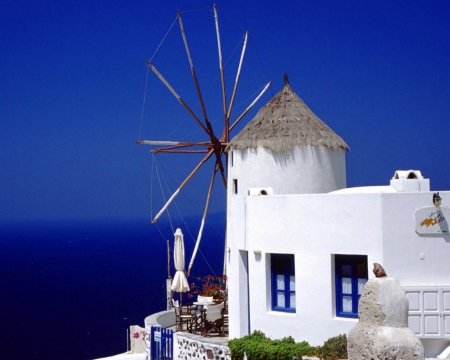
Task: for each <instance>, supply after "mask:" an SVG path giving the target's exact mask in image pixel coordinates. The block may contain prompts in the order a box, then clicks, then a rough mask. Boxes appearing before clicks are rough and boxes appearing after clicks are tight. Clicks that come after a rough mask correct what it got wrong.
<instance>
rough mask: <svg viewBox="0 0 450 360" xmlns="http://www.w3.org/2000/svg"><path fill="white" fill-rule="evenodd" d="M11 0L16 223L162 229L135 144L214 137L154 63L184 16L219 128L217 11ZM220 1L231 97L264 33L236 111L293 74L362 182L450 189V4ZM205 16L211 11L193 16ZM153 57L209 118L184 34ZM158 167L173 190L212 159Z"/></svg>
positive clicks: (218, 204)
mask: <svg viewBox="0 0 450 360" xmlns="http://www.w3.org/2000/svg"><path fill="white" fill-rule="evenodd" d="M2 5H3V6H2V11H1V12H0V66H1V69H2V70H1V71H0V119H1V121H0V128H1V133H2V135H3V136H2V141H1V142H0V147H1V151H0V209H1V210H0V218H1V221H2V222H5V221H6V222H8V221H60V220H61V221H63V220H67V219H132V218H146V217H147V218H148V217H149V216H150V212H151V208H150V190H149V189H150V185H151V178H152V176H151V175H152V171H151V169H152V165H151V156H150V155H149V153H148V150H149V149H148V148H144V147H141V149H139V147H138V146H137V145H136V144H135V141H136V140H137V139H138V138H142V139H146V138H152V139H162V140H180V139H194V140H205V138H204V137H203V134H202V133H201V132H198V125H197V124H195V122H194V121H193V120H192V119H191V118H190V117H189V115H188V114H187V113H186V112H185V111H184V109H182V108H181V106H180V105H179V104H178V102H177V101H176V100H175V99H174V98H173V97H172V95H171V94H170V93H169V92H168V91H167V90H166V89H165V88H164V87H163V85H161V84H160V82H159V80H158V79H157V78H156V77H155V76H154V74H152V73H150V74H148V84H147V87H146V81H147V80H146V79H147V68H146V66H145V60H147V59H150V58H151V57H152V55H153V54H154V52H155V50H156V48H157V47H158V45H159V44H160V42H161V39H162V38H163V37H164V35H165V34H166V32H167V30H168V29H169V27H170V25H171V24H172V23H173V21H174V20H175V17H176V12H177V10H181V11H182V12H183V21H184V26H185V30H186V35H187V37H188V41H189V45H190V47H191V53H192V56H193V60H194V64H195V67H196V70H197V72H198V74H199V79H200V85H201V87H202V90H203V91H204V92H205V93H206V95H205V101H206V102H207V104H206V106H207V110H208V113H209V114H210V118H211V119H213V120H216V123H215V125H217V126H218V127H217V129H219V128H220V121H221V119H220V112H221V102H220V101H221V100H220V90H219V88H218V85H219V82H218V81H214V79H215V77H216V76H217V75H218V62H217V45H216V42H215V33H214V21H213V14H212V12H211V9H212V2H206V1H193V0H191V1H160V2H151V1H148V0H147V1H144V0H136V1H115V0H112V1H103V0H99V1H94V2H93V1H89V2H88V1H83V0H82V1H72V0H68V1H63V2H62V1H50V0H49V1H22V0H18V1H12V0H4V1H3V2H2ZM217 6H218V9H219V21H220V29H221V37H222V42H223V53H224V60H225V61H227V66H226V68H225V72H226V76H227V89H228V91H230V90H231V88H232V83H233V81H234V77H235V71H236V66H237V61H238V59H239V55H240V46H241V45H240V44H241V40H242V36H243V34H244V31H245V30H248V31H249V33H250V37H249V46H248V51H247V54H246V58H245V61H244V67H243V70H242V81H241V84H240V86H239V89H238V97H237V100H236V104H241V103H242V104H243V105H242V106H243V107H244V108H245V106H246V105H248V103H249V101H250V100H249V99H252V96H253V97H254V96H255V93H256V92H258V91H259V90H260V89H261V87H262V86H263V85H264V84H265V83H266V82H267V81H269V80H271V81H272V87H271V88H270V89H269V91H268V92H267V93H266V95H265V96H264V97H263V98H262V99H261V100H260V102H259V103H258V104H257V106H256V107H255V109H256V110H257V109H259V108H260V107H261V106H262V105H264V104H265V103H266V102H268V101H269V100H270V98H271V96H273V95H275V94H276V93H277V92H278V91H279V90H280V89H281V88H282V86H283V73H288V75H289V80H290V83H291V85H292V87H293V89H294V90H295V91H296V93H297V94H298V95H299V96H300V97H301V98H302V99H303V100H304V101H305V102H306V104H307V105H308V106H309V107H310V108H311V109H312V110H313V111H314V112H315V114H316V115H318V116H319V117H320V118H321V119H322V120H324V121H325V122H326V123H327V124H328V125H329V126H330V127H331V128H332V129H333V130H334V131H336V132H337V133H338V134H339V135H340V136H342V137H343V138H344V140H345V141H346V142H347V143H348V144H349V146H350V148H351V152H350V153H348V154H347V183H348V186H366V185H387V184H388V183H389V179H390V178H391V177H392V175H393V174H394V172H395V170H397V169H418V170H421V171H422V173H423V175H424V176H425V177H427V178H430V179H431V188H432V190H445V189H449V188H450V180H449V176H448V172H447V164H448V160H447V158H448V154H449V152H448V148H447V144H448V134H449V129H450V126H449V119H448V114H449V112H450V111H449V110H450V105H449V104H450V103H449V100H448V99H449V98H450V69H449V59H450V47H449V44H448V39H449V31H450V30H449V29H450V27H449V25H448V24H449V23H450V3H448V2H447V1H395V2H392V1H384V0H381V1H356V0H355V1H346V0H343V1H339V2H334V1H333V2H332V1H323V0H317V1H309V2H306V1H276V2H275V1H258V2H251V1H247V2H229V1H228V2H227V1H217ZM204 8H206V9H204ZM196 9H202V10H198V11H192V12H188V11H189V10H196ZM235 49H237V51H236V52H235V53H234V55H233V56H231V55H232V54H233V51H234V50H235ZM228 59H230V61H229V62H228ZM152 62H153V63H154V64H155V66H157V68H158V69H159V70H160V71H161V72H162V73H163V75H164V76H166V78H167V79H168V80H169V81H170V83H171V84H172V85H173V86H174V88H175V89H176V90H177V92H179V93H180V95H181V96H182V97H183V98H184V99H186V101H187V102H188V103H189V104H190V105H192V107H193V108H195V109H196V112H197V113H198V114H199V115H200V111H199V108H198V107H196V104H197V101H196V97H195V92H194V87H193V82H192V80H191V78H190V73H189V67H188V63H187V59H186V55H185V52H184V48H183V45H182V42H181V36H180V32H179V27H178V24H177V23H176V24H175V26H174V27H173V28H172V30H171V31H170V32H169V34H168V36H167V38H166V39H165V41H164V42H163V44H162V46H161V47H160V48H159V50H158V52H157V53H156V55H155V56H154V58H153V60H152ZM211 84H212V85H211ZM210 85H211V88H210V90H209V91H206V90H208V89H209V87H210ZM145 89H147V91H146V98H145V105H144V106H143V99H144V90H145ZM242 106H241V107H240V108H236V111H235V113H233V114H234V115H237V114H238V113H239V112H240V111H242V110H240V111H239V109H243V108H242ZM143 110H144V111H143ZM256 110H255V111H256ZM142 112H143V113H144V115H143V116H142ZM254 115H255V112H253V113H252V114H250V115H249V116H248V117H247V118H246V119H245V120H243V122H242V125H244V123H245V122H247V121H249V120H250V119H251V118H252V116H254ZM141 119H142V130H141V131H140V128H141ZM196 131H197V132H196ZM235 134H236V133H233V135H235ZM157 160H158V162H159V163H160V164H161V166H163V167H164V168H165V169H166V170H167V175H166V179H167V181H168V184H169V187H170V189H172V190H173V189H174V188H175V187H176V185H177V184H179V183H180V182H181V181H182V179H183V178H184V177H185V176H186V175H187V174H188V172H189V171H190V169H192V168H193V166H194V165H195V164H196V163H197V162H198V161H199V160H200V159H199V158H198V157H195V156H190V155H184V156H183V155H181V156H176V155H174V156H172V155H161V156H158V157H157ZM211 166H212V164H208V166H205V169H203V170H202V171H201V172H200V173H199V174H198V176H197V177H196V178H194V179H193V181H192V183H190V184H189V186H188V187H187V188H186V189H185V190H186V191H185V192H184V194H183V195H182V196H180V199H179V201H178V203H179V206H180V207H181V208H182V211H184V212H188V213H189V212H191V213H200V212H201V211H202V207H203V203H204V198H205V196H206V190H207V184H208V182H209V177H210V173H211ZM154 185H155V188H154V196H153V198H155V204H154V205H153V206H154V207H155V208H154V209H153V210H152V211H153V212H155V211H156V210H157V208H158V207H159V206H160V205H161V201H162V200H161V199H158V196H159V195H156V194H157V193H159V190H158V186H156V185H157V183H156V180H155V183H154ZM217 185H220V183H219V182H218V183H217ZM212 210H213V211H220V210H224V197H223V191H220V190H218V191H217V192H215V193H214V197H213V201H212Z"/></svg>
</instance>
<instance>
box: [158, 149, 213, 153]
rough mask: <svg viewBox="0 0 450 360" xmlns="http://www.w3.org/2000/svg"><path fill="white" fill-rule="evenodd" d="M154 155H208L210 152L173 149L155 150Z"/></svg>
mask: <svg viewBox="0 0 450 360" xmlns="http://www.w3.org/2000/svg"><path fill="white" fill-rule="evenodd" d="M151 152H152V154H158V153H169V154H206V153H207V152H208V150H172V149H168V148H167V149H153V150H152V151H151Z"/></svg>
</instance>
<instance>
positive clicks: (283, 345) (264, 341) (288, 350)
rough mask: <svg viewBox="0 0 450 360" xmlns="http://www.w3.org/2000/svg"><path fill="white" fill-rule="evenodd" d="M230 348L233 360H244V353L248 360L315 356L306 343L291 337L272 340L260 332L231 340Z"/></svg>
mask: <svg viewBox="0 0 450 360" xmlns="http://www.w3.org/2000/svg"><path fill="white" fill-rule="evenodd" d="M228 346H229V348H230V351H231V359H232V360H242V359H243V358H244V353H245V354H246V355H247V359H248V360H292V359H297V360H301V359H302V355H313V354H315V348H313V347H311V346H310V345H309V344H308V343H307V342H306V341H303V342H301V343H296V342H295V340H294V339H293V338H292V337H291V336H288V337H285V338H283V339H281V340H272V339H270V338H268V337H266V336H265V335H264V333H263V332H261V331H258V330H255V331H254V332H253V333H252V334H251V335H248V336H245V337H243V338H240V339H233V340H230V341H229V343H228Z"/></svg>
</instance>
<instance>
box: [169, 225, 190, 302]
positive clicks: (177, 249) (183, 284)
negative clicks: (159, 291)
mask: <svg viewBox="0 0 450 360" xmlns="http://www.w3.org/2000/svg"><path fill="white" fill-rule="evenodd" d="M173 259H174V263H175V269H176V270H177V272H176V273H175V276H174V277H173V281H172V287H171V289H172V291H177V292H180V293H183V292H186V291H189V284H188V281H187V278H186V274H185V273H184V238H183V233H182V232H181V229H179V228H178V229H177V231H175V245H174V249H173Z"/></svg>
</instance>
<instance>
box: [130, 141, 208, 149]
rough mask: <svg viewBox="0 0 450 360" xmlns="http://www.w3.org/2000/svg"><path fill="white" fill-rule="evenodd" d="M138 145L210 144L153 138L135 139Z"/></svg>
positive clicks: (179, 145)
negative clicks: (156, 139) (155, 139)
mask: <svg viewBox="0 0 450 360" xmlns="http://www.w3.org/2000/svg"><path fill="white" fill-rule="evenodd" d="M136 144H138V145H153V146H164V145H168V146H169V145H173V147H174V148H175V147H187V146H210V145H211V143H210V142H207V141H201V142H189V141H154V140H138V141H136Z"/></svg>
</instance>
